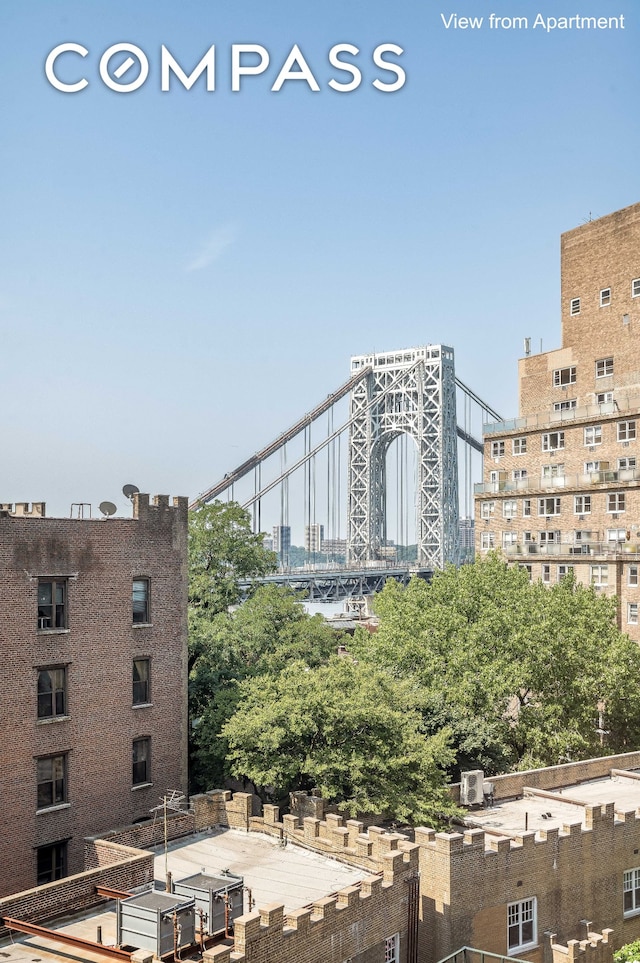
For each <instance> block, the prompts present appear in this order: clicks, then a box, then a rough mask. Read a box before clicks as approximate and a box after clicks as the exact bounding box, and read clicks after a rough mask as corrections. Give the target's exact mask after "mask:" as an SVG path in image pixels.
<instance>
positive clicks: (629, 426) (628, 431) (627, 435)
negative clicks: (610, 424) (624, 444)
mask: <svg viewBox="0 0 640 963" xmlns="http://www.w3.org/2000/svg"><path fill="white" fill-rule="evenodd" d="M635 437H636V423H635V421H619V422H618V441H633V439H634V438H635Z"/></svg>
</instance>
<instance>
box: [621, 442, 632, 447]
mask: <svg viewBox="0 0 640 963" xmlns="http://www.w3.org/2000/svg"><path fill="white" fill-rule="evenodd" d="M629 444H630V443H629V442H628V441H623V442H622V447H623V448H628V447H629Z"/></svg>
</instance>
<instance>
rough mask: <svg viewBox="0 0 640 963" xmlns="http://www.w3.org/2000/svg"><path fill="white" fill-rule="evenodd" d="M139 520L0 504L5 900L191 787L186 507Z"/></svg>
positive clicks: (164, 508) (153, 507) (162, 504)
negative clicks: (52, 513)
mask: <svg viewBox="0 0 640 963" xmlns="http://www.w3.org/2000/svg"><path fill="white" fill-rule="evenodd" d="M133 502H134V504H133V518H130V519H129V518H105V519H100V520H95V519H94V520H86V519H61V518H46V517H45V511H44V505H42V504H40V505H34V506H33V507H32V508H28V506H25V505H18V506H15V508H14V507H13V506H6V505H5V506H0V640H1V642H2V652H3V665H4V672H5V679H4V684H3V686H2V690H1V691H0V747H1V749H2V758H3V766H2V777H1V779H0V785H1V796H2V805H3V817H2V820H0V863H1V865H2V873H1V874H0V895H2V894H5V893H8V892H13V891H15V890H16V889H22V888H27V887H30V886H35V885H36V883H46V882H49V881H51V880H55V879H58V878H61V877H62V876H66V875H68V874H70V873H74V872H77V871H79V870H80V869H82V867H83V837H85V836H87V835H88V834H95V833H99V832H101V831H102V830H103V829H106V828H108V827H110V826H113V825H115V824H121V823H122V824H125V823H131V822H133V821H135V820H137V819H141V818H143V817H147V816H148V815H149V810H150V809H151V808H153V807H154V806H157V805H158V803H159V801H160V797H161V796H162V794H163V793H164V792H165V790H166V789H180V790H182V791H185V792H186V789H187V715H186V714H187V701H186V695H187V694H186V685H187V652H186V644H187V633H186V600H187V499H186V498H177V499H174V500H173V504H171V505H170V504H169V499H168V498H167V497H166V496H162V495H161V496H158V497H156V498H155V499H153V500H152V501H151V503H150V501H149V496H148V495H142V494H138V495H134V498H133Z"/></svg>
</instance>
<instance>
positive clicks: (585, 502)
mask: <svg viewBox="0 0 640 963" xmlns="http://www.w3.org/2000/svg"><path fill="white" fill-rule="evenodd" d="M573 511H574V514H575V515H590V514H591V495H575V496H574V499H573Z"/></svg>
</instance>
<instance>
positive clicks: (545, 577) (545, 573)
mask: <svg viewBox="0 0 640 963" xmlns="http://www.w3.org/2000/svg"><path fill="white" fill-rule="evenodd" d="M542 581H543V582H544V583H545V585H548V584H549V583H550V582H551V566H550V565H543V566H542Z"/></svg>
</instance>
